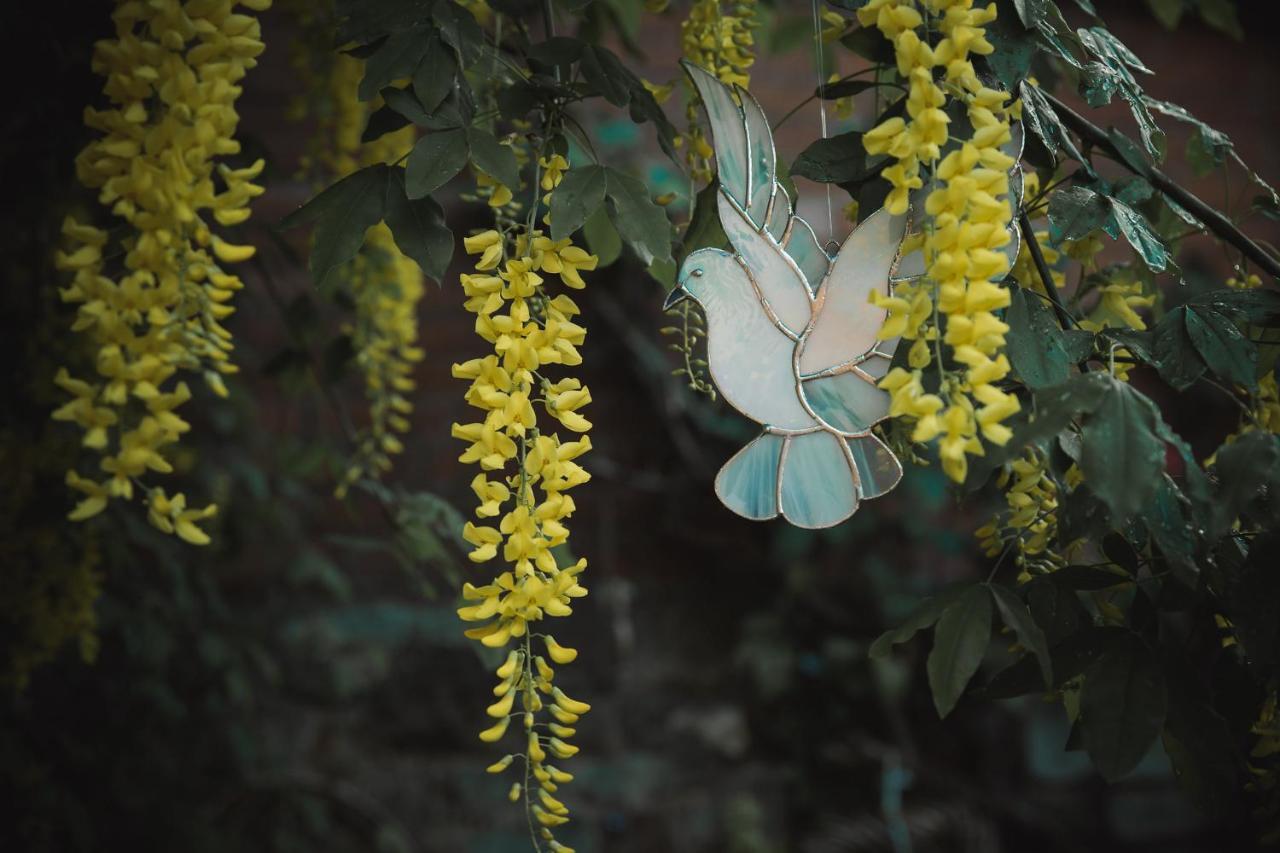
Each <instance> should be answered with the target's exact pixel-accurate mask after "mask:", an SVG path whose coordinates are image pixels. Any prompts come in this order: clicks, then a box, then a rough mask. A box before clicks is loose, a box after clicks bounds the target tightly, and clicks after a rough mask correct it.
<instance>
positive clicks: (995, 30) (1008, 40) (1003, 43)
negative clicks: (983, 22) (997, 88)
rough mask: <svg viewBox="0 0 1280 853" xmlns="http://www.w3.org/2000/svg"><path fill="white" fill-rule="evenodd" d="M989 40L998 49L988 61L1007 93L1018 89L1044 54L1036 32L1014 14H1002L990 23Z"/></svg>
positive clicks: (988, 25) (988, 29)
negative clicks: (1034, 60) (1030, 30)
mask: <svg viewBox="0 0 1280 853" xmlns="http://www.w3.org/2000/svg"><path fill="white" fill-rule="evenodd" d="M987 41H989V42H991V45H992V46H993V47H994V48H995V50H994V51H993V52H992V53H990V54H989V55H988V56H987V57H986V59H987V64H988V65H989V66H991V70H992V71H994V72H995V75H996V78H997V79H998V80H999V81H1000V83H1001V85H1002V86H1003V87H1004V89H1005V91H1013V90H1014V89H1015V88H1017V85H1018V83H1019V82H1021V81H1022V78H1024V77H1026V76H1027V73H1028V72H1029V71H1030V70H1031V60H1032V59H1033V58H1034V57H1035V56H1036V54H1038V53H1039V52H1040V49H1039V46H1038V45H1037V44H1036V42H1035V38H1034V36H1033V34H1032V33H1029V32H1027V29H1026V28H1025V27H1024V26H1022V25H1021V23H1020V22H1019V21H1018V20H1017V19H1016V18H1015V17H1014V16H1011V15H1005V14H1001V15H999V16H998V17H997V18H996V20H994V21H992V22H990V23H989V24H987Z"/></svg>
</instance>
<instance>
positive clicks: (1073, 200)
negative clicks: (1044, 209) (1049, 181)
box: [1049, 187, 1111, 243]
mask: <svg viewBox="0 0 1280 853" xmlns="http://www.w3.org/2000/svg"><path fill="white" fill-rule="evenodd" d="M1110 218H1111V208H1110V207H1109V206H1108V205H1107V200H1106V199H1105V198H1104V197H1103V196H1101V195H1099V194H1098V193H1096V192H1094V191H1093V190H1091V189H1089V188H1088V187H1068V188H1066V189H1061V190H1058V191H1057V192H1055V193H1053V194H1052V195H1051V196H1050V197H1049V239H1050V240H1052V241H1053V242H1055V243H1060V242H1062V241H1063V240H1079V239H1080V238H1081V237H1085V236H1087V235H1089V234H1090V233H1092V232H1094V231H1097V230H1099V229H1101V228H1102V227H1103V226H1104V225H1106V223H1107V220H1108V219H1110Z"/></svg>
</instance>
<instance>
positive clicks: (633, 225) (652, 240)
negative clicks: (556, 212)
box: [552, 167, 671, 266]
mask: <svg viewBox="0 0 1280 853" xmlns="http://www.w3.org/2000/svg"><path fill="white" fill-rule="evenodd" d="M605 171H606V172H607V173H608V182H607V183H608V189H607V192H608V196H609V215H610V216H611V217H612V219H613V227H614V228H617V229H618V233H619V234H620V235H621V236H622V239H623V241H624V242H625V243H626V244H627V245H628V246H630V247H631V250H632V251H633V252H635V253H636V256H637V257H639V258H640V262H641V263H643V264H644V265H645V266H649V265H651V264H653V262H654V261H668V260H670V259H671V222H670V221H669V220H668V219H667V213H666V211H665V210H663V209H662V208H661V207H659V206H658V205H656V204H654V203H653V199H651V198H649V188H648V187H647V186H645V184H644V182H642V181H640V180H638V179H636V178H633V177H631V176H630V175H627V174H625V173H623V172H619V171H618V170H617V169H612V168H609V167H605ZM554 221H555V218H554V216H553V217H552V222H554Z"/></svg>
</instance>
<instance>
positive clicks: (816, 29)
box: [812, 0, 836, 249]
mask: <svg viewBox="0 0 1280 853" xmlns="http://www.w3.org/2000/svg"><path fill="white" fill-rule="evenodd" d="M812 7H813V53H814V62H815V63H816V64H817V68H816V69H815V70H814V74H815V75H816V76H817V78H818V116H819V117H820V121H821V125H822V138H823V139H826V138H827V99H826V98H824V97H822V95H823V92H822V89H823V87H824V86H826V83H827V81H826V80H824V79H823V76H822V70H823V68H824V67H825V66H826V61H825V58H824V57H823V55H822V19H821V18H819V17H818V0H812ZM824 186H825V187H826V188H827V248H828V249H829V248H830V247H831V244H832V243H835V241H836V226H835V213H834V212H833V211H832V205H831V184H824Z"/></svg>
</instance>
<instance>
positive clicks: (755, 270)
mask: <svg viewBox="0 0 1280 853" xmlns="http://www.w3.org/2000/svg"><path fill="white" fill-rule="evenodd" d="M718 200H719V203H720V224H721V225H723V226H724V233H725V234H726V235H727V236H728V237H729V242H730V243H732V244H733V248H734V249H736V250H737V252H738V255H739V256H741V257H742V260H743V263H745V264H746V267H747V269H749V270H750V271H751V275H752V277H753V278H754V279H755V281H756V286H757V287H759V288H760V293H761V295H762V296H764V298H765V299H767V300H768V301H769V307H770V308H771V309H773V312H774V313H775V314H777V315H778V319H779V320H781V321H782V324H783V325H784V326H786V327H787V328H788V329H790V330H791V331H792V332H794V333H795V334H797V335H799V334H800V333H801V332H803V331H804V330H805V328H806V327H808V325H809V318H810V317H811V316H812V311H813V302H812V300H811V299H810V298H809V289H808V287H807V286H806V285H805V282H804V276H803V275H801V273H800V269H799V268H798V267H796V266H795V265H794V263H791V262H790V260H789V258H788V257H787V256H786V255H785V254H784V253H783V251H782V247H781V246H779V245H778V244H777V243H775V242H774V241H773V240H771V239H769V238H768V237H767V236H765V235H764V234H761V233H760V232H758V231H756V230H755V229H754V228H753V227H752V226H751V223H750V222H748V221H747V218H746V216H744V215H743V213H742V211H741V210H739V209H737V208H736V207H734V205H733V202H731V201H729V199H727V198H725V195H724V193H721V194H720V195H719V198H718Z"/></svg>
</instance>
